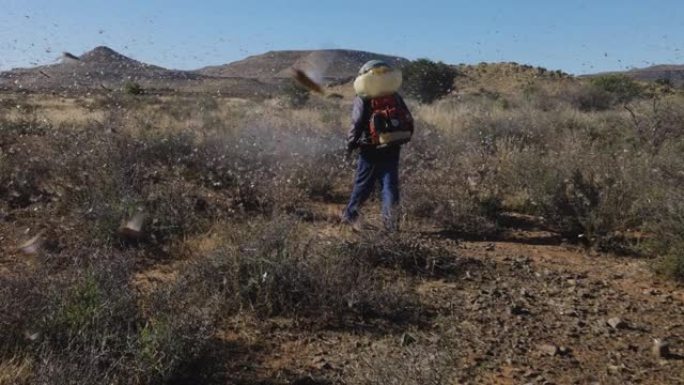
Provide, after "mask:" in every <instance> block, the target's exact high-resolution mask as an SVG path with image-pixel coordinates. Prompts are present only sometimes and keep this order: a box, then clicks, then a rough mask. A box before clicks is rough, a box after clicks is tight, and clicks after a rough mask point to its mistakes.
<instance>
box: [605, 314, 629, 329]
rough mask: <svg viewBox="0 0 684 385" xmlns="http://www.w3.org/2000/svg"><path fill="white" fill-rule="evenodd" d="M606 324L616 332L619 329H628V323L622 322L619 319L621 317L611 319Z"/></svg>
mask: <svg viewBox="0 0 684 385" xmlns="http://www.w3.org/2000/svg"><path fill="white" fill-rule="evenodd" d="M606 323H607V324H608V325H609V326H610V327H612V328H613V329H616V330H617V329H624V328H626V327H627V322H625V321H623V320H622V319H621V318H619V317H613V318H610V319H609V320H608V321H607V322H606Z"/></svg>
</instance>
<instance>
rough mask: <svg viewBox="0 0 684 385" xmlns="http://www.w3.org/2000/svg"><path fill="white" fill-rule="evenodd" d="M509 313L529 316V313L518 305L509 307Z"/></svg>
mask: <svg viewBox="0 0 684 385" xmlns="http://www.w3.org/2000/svg"><path fill="white" fill-rule="evenodd" d="M509 311H510V313H511V315H529V314H530V311H529V310H528V309H527V308H525V307H523V306H520V305H513V306H511V308H510V309H509Z"/></svg>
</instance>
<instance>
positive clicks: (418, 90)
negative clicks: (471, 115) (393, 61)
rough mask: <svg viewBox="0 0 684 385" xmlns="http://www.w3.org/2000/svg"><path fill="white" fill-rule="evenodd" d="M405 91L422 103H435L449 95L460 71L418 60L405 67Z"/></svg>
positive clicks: (436, 63)
mask: <svg viewBox="0 0 684 385" xmlns="http://www.w3.org/2000/svg"><path fill="white" fill-rule="evenodd" d="M402 72H403V75H404V85H403V89H404V91H405V92H406V93H407V94H408V95H409V96H412V97H414V98H416V99H418V101H420V102H421V103H432V102H433V101H435V100H437V99H439V98H441V97H442V96H445V95H447V94H448V93H449V92H451V90H452V89H453V87H454V78H455V77H456V76H458V71H457V70H456V69H455V68H453V67H452V66H450V65H447V64H444V63H442V62H433V61H431V60H429V59H418V60H415V61H412V62H409V63H408V64H406V65H404V66H403V68H402Z"/></svg>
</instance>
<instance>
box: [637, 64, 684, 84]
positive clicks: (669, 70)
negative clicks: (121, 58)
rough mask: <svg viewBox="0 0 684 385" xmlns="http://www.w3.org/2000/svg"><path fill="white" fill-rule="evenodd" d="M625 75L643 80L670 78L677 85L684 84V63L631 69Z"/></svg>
mask: <svg viewBox="0 0 684 385" xmlns="http://www.w3.org/2000/svg"><path fill="white" fill-rule="evenodd" d="M625 75H627V76H629V77H632V78H634V79H637V80H643V81H656V80H660V79H668V80H669V81H670V82H671V83H672V85H674V86H676V87H681V86H684V65H654V66H651V67H647V68H640V69H633V70H629V71H627V72H625Z"/></svg>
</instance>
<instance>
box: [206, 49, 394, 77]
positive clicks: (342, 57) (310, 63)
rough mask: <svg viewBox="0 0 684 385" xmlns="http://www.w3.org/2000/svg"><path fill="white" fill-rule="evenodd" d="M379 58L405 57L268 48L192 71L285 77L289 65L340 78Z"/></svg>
mask: <svg viewBox="0 0 684 385" xmlns="http://www.w3.org/2000/svg"><path fill="white" fill-rule="evenodd" d="M372 59H381V60H385V61H387V62H389V63H390V64H392V65H401V64H403V63H405V62H407V61H408V60H407V59H404V58H402V57H398V56H391V55H383V54H377V53H372V52H365V51H354V50H344V49H325V50H313V51H311V50H309V51H271V52H267V53H265V54H261V55H255V56H250V57H248V58H246V59H243V60H239V61H236V62H233V63H229V64H225V65H220V66H210V67H204V68H201V69H199V70H197V71H196V72H197V73H199V74H202V75H208V76H216V77H239V78H259V79H269V78H285V77H288V76H290V75H289V72H288V70H289V68H290V67H292V66H294V67H297V68H301V69H305V70H306V69H309V70H313V71H319V72H320V73H319V74H317V75H319V76H320V78H321V79H325V80H329V81H344V80H347V79H350V78H352V77H354V76H356V74H357V72H358V70H359V68H360V67H361V66H362V65H363V64H364V63H365V62H367V61H369V60H372Z"/></svg>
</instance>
